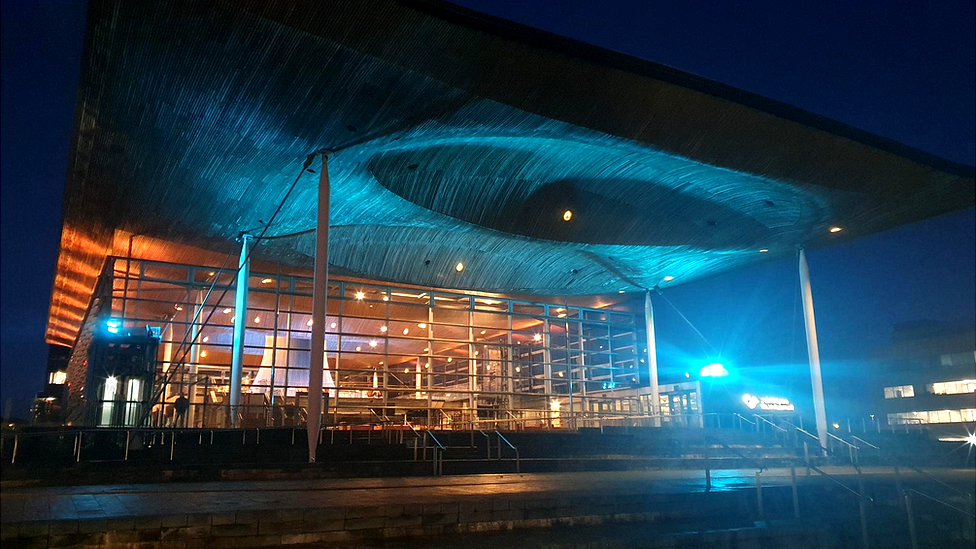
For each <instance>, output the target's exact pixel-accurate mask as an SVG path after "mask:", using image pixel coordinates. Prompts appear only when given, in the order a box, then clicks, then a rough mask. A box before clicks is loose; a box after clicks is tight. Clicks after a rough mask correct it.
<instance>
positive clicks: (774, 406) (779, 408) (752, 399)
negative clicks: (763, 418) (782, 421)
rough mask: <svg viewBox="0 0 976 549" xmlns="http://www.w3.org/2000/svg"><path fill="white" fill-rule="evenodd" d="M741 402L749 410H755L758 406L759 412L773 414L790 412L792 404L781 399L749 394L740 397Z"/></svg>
mask: <svg viewBox="0 0 976 549" xmlns="http://www.w3.org/2000/svg"><path fill="white" fill-rule="evenodd" d="M742 402H744V403H745V405H746V406H748V407H749V409H750V410H755V409H756V407H757V406H758V407H759V409H760V410H769V411H773V412H792V411H793V409H794V408H793V403H792V402H790V401H789V399H786V398H783V397H771V396H764V397H757V396H753V395H749V394H745V395H742Z"/></svg>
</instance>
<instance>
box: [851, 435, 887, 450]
mask: <svg viewBox="0 0 976 549" xmlns="http://www.w3.org/2000/svg"><path fill="white" fill-rule="evenodd" d="M851 438H853V439H854V440H856V441H858V442H860V443H861V444H864V445H867V446H870V447H871V448H874V449H875V450H881V447H879V446H875V445H874V444H871V443H870V442H868V441H866V440H864V439H863V438H861V437H859V436H857V435H855V434H851Z"/></svg>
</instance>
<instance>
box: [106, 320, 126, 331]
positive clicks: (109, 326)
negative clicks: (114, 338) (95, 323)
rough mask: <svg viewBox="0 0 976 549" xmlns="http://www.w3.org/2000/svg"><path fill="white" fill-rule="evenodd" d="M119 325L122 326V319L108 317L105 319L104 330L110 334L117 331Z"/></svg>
mask: <svg viewBox="0 0 976 549" xmlns="http://www.w3.org/2000/svg"><path fill="white" fill-rule="evenodd" d="M121 327H122V321H120V320H118V319H115V318H110V319H108V320H106V321H105V331H106V332H108V333H110V334H117V333H119V328H121Z"/></svg>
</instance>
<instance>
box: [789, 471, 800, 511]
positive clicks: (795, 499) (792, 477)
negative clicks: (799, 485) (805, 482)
mask: <svg viewBox="0 0 976 549" xmlns="http://www.w3.org/2000/svg"><path fill="white" fill-rule="evenodd" d="M790 483H791V484H792V485H793V518H795V519H799V518H800V495H799V494H798V493H797V491H796V464H794V463H793V462H792V461H791V462H790Z"/></svg>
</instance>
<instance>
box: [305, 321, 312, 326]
mask: <svg viewBox="0 0 976 549" xmlns="http://www.w3.org/2000/svg"><path fill="white" fill-rule="evenodd" d="M312 322H313V321H312V319H309V320H308V322H306V323H305V325H306V326H311V325H312Z"/></svg>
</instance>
